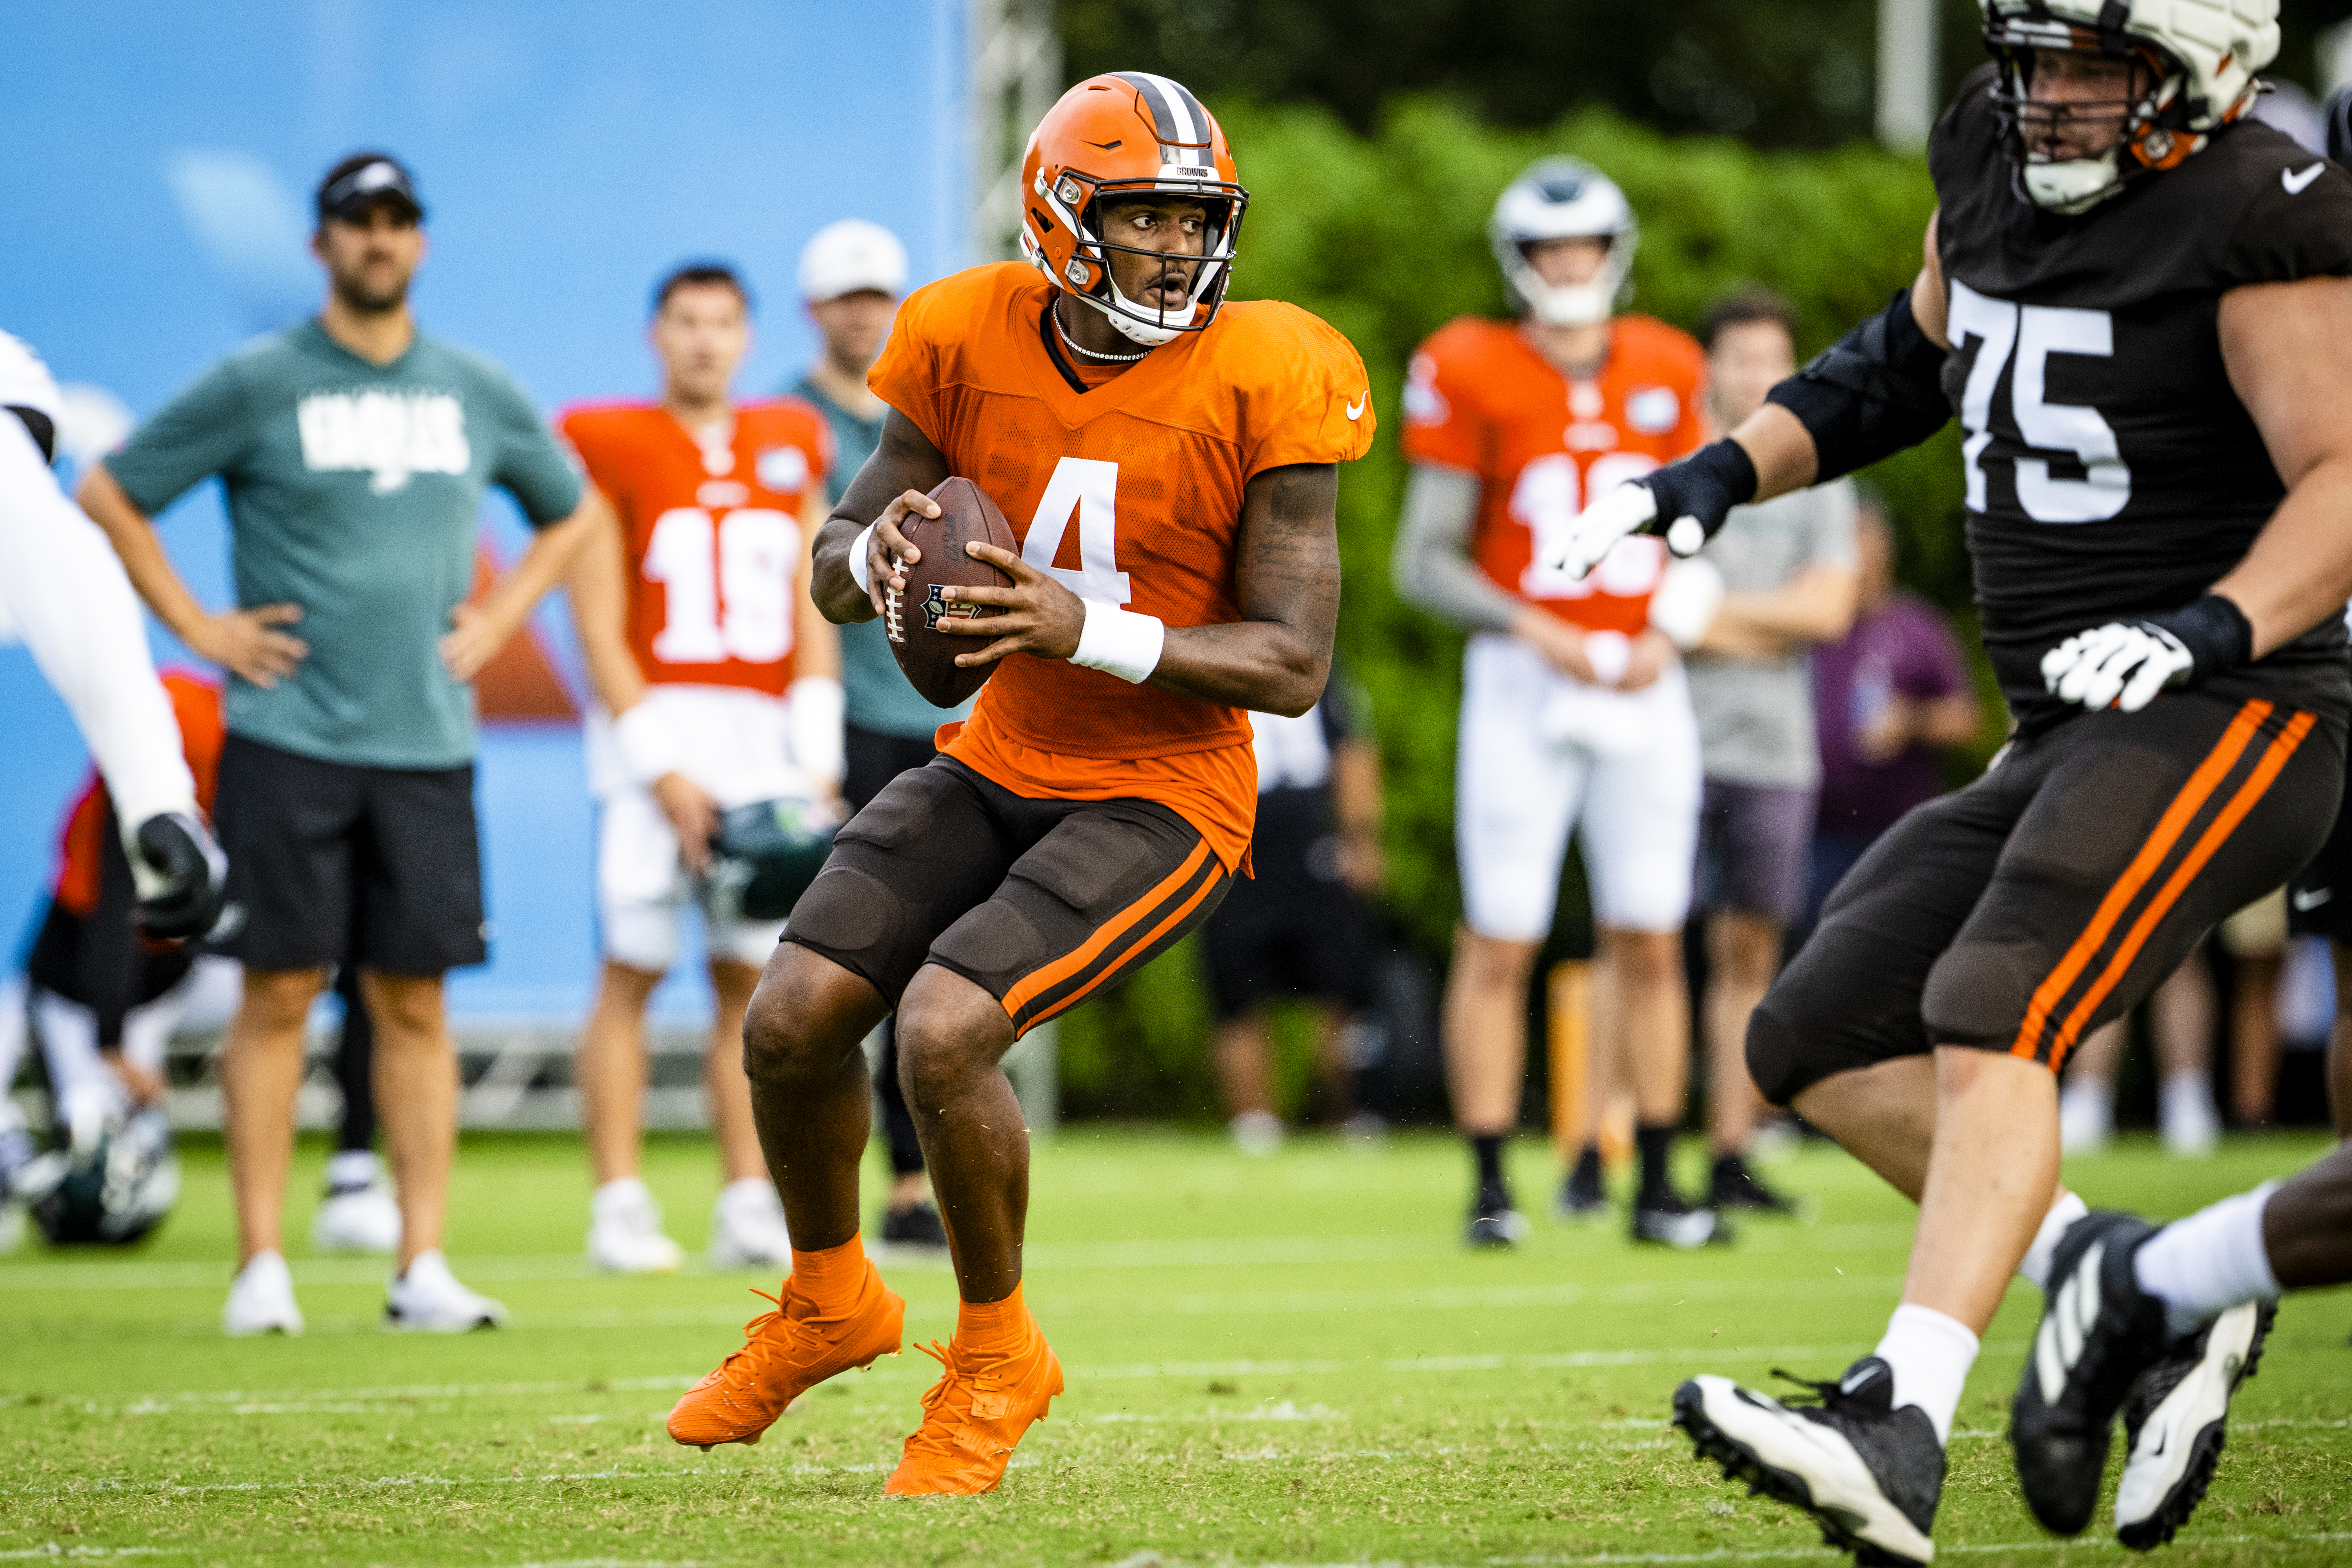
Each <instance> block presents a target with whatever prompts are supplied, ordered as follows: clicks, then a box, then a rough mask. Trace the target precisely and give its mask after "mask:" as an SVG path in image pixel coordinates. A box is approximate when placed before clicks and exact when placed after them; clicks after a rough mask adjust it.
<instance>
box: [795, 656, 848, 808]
mask: <svg viewBox="0 0 2352 1568" xmlns="http://www.w3.org/2000/svg"><path fill="white" fill-rule="evenodd" d="M784 695H785V696H786V698H787V699H788V703H787V706H786V707H785V709H784V727H785V729H786V730H787V731H788V732H789V734H790V738H791V741H792V748H793V766H794V767H796V768H799V769H800V770H801V771H802V772H803V773H805V774H807V775H808V776H809V777H810V779H814V780H815V781H816V782H818V783H821V784H825V785H835V784H838V783H840V782H841V775H842V771H843V767H844V753H843V747H842V741H841V713H842V695H841V683H840V682H839V681H836V680H835V679H834V678H833V677H832V676H831V675H803V676H802V677H801V678H800V679H799V680H796V681H794V682H793V684H792V686H791V688H790V689H789V690H787V691H786V692H785V694H784Z"/></svg>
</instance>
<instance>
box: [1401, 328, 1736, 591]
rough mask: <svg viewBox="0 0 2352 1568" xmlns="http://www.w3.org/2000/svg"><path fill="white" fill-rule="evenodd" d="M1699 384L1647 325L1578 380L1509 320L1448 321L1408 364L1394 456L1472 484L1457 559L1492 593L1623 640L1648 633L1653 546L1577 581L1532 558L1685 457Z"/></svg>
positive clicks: (1690, 357)
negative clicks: (1637, 482) (1598, 503)
mask: <svg viewBox="0 0 2352 1568" xmlns="http://www.w3.org/2000/svg"><path fill="white" fill-rule="evenodd" d="M1705 382H1706V354H1705V353H1704V352H1703V351H1702V350H1700V348H1699V346H1698V343H1697V342H1696V340H1694V339H1693V338H1691V336H1690V335H1689V334H1688V333H1685V332H1682V331H1678V330H1676V329H1674V328H1672V327H1669V326H1667V325H1666V324H1665V323H1664V322H1663V321H1658V320H1654V319H1651V318H1650V317H1647V316H1621V317H1619V318H1618V319H1616V321H1615V322H1614V323H1613V324H1612V328H1611V330H1610V339H1609V360H1608V363H1607V364H1606V365H1605V366H1604V367H1603V368H1602V370H1601V374H1600V375H1598V376H1597V377H1595V378H1593V379H1592V380H1591V381H1580V382H1571V381H1570V380H1569V379H1568V378H1567V377H1566V376H1563V375H1562V374H1560V372H1559V371H1558V370H1556V369H1554V368H1553V367H1552V365H1551V363H1550V361H1547V360H1546V359H1544V357H1543V356H1542V355H1540V354H1538V353H1537V352H1536V350H1535V348H1534V346H1533V345H1532V344H1530V343H1529V342H1528V340H1527V339H1526V338H1525V337H1523V336H1522V335H1521V334H1520V332H1519V329H1518V327H1517V324H1516V323H1514V322H1509V321H1489V320H1486V319H1481V318H1478V317H1474V316H1465V317H1461V318H1459V319H1455V320H1453V321H1450V322H1448V323H1447V324H1446V325H1444V327H1441V328H1440V329H1438V330H1437V331H1436V332H1434V333H1433V334H1432V335H1431V337H1430V339H1429V340H1428V341H1427V342H1425V343H1423V345H1422V346H1421V349H1420V351H1419V352H1417V353H1415V354H1414V355H1413V357H1412V368H1411V370H1410V371H1409V373H1408V378H1407V381H1406V383H1405V394H1404V398H1405V402H1404V418H1405V423H1404V451H1405V456H1406V457H1407V458H1408V459H1409V460H1410V461H1412V462H1415V463H1433V464H1438V465H1443V466H1444V467H1447V468H1459V469H1462V470H1464V471H1465V472H1466V473H1471V474H1475V475H1476V476H1478V481H1479V497H1478V519H1477V524H1476V528H1475V532H1474V533H1473V535H1472V537H1471V543H1470V550H1471V556H1472V559H1475V560H1476V561H1477V563H1478V567H1479V570H1482V571H1484V572H1485V573H1486V575H1487V576H1488V577H1490V578H1492V579H1493V580H1495V582H1496V584H1497V585H1498V586H1500V587H1501V588H1502V589H1503V590H1504V591H1506V592H1508V593H1512V594H1516V595H1517V596H1518V597H1519V598H1521V599H1523V600H1525V601H1528V603H1530V604H1536V605H1539V606H1541V607H1542V608H1543V609H1545V610H1548V611H1549V612H1551V613H1553V614H1555V615H1557V616H1559V617H1560V619H1562V620H1564V621H1570V622H1575V623H1576V624H1577V625H1579V626H1582V627H1585V628H1587V629H1588V630H1591V631H1595V632H1624V633H1625V634H1626V635H1628V636H1631V635H1632V634H1633V633H1634V632H1639V631H1641V630H1642V629H1643V627H1644V626H1646V625H1648V624H1649V613H1650V591H1651V590H1652V589H1653V588H1654V587H1656V586H1657V581H1658V576H1659V574H1660V573H1661V572H1662V571H1664V570H1665V564H1666V551H1665V546H1664V544H1663V543H1661V542H1660V541H1659V540H1658V539H1656V538H1652V537H1650V536H1648V535H1640V536H1636V537H1633V538H1626V539H1622V540H1620V541H1619V542H1618V544H1617V547H1616V548H1615V549H1612V550H1611V551H1610V552H1609V554H1608V555H1607V556H1606V557H1605V558H1604V559H1602V560H1601V564H1600V565H1599V566H1598V567H1596V568H1595V569H1593V571H1592V573H1591V575H1590V576H1589V577H1586V578H1585V579H1583V580H1581V581H1580V580H1576V579H1574V578H1571V577H1570V576H1568V575H1567V574H1566V573H1565V572H1559V571H1554V570H1550V569H1549V568H1548V567H1546V566H1545V565H1544V564H1543V560H1544V556H1545V553H1546V551H1545V549H1544V548H1543V547H1544V545H1545V544H1546V543H1547V541H1549V539H1550V538H1553V537H1555V535H1556V533H1557V532H1558V530H1559V529H1561V528H1566V527H1567V526H1568V524H1569V523H1570V522H1571V521H1572V520H1573V519H1574V518H1575V517H1576V515H1577V514H1578V513H1579V512H1580V511H1582V510H1583V509H1584V508H1585V507H1587V506H1590V505H1591V503H1592V502H1593V501H1594V500H1595V499H1597V498H1598V497H1601V495H1603V494H1605V493H1606V492H1608V491H1610V490H1612V489H1615V488H1616V487H1617V486H1620V485H1622V484H1623V483H1624V482H1625V481H1626V480H1628V479H1635V478H1639V477H1640V476H1643V475H1644V474H1646V473H1648V472H1649V471H1650V470H1651V469H1653V468H1655V467H1657V466H1658V465H1660V464H1662V463H1668V462H1671V461H1673V460H1674V459H1675V458H1677V457H1680V456H1682V455H1684V454H1685V453H1687V452H1691V451H1693V450H1695V449H1696V447H1697V446H1698V444H1699V442H1700V440H1701V438H1702V435H1703V430H1702V426H1701V423H1700V412H1699V395H1700V391H1701V389H1702V387H1703V386H1704V384H1705Z"/></svg>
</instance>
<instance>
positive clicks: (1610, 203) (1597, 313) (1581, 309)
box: [1486, 158, 1641, 327]
mask: <svg viewBox="0 0 2352 1568" xmlns="http://www.w3.org/2000/svg"><path fill="white" fill-rule="evenodd" d="M1561 239H1583V240H1596V241H1599V242H1600V243H1601V244H1602V245H1605V246H1608V254H1607V255H1605V256H1602V257H1601V266H1600V268H1599V269H1598V270H1597V271H1596V272H1595V273H1594V274H1593V275H1592V277H1589V278H1587V279H1586V280H1585V281H1584V282H1582V283H1569V284H1557V285H1555V284H1550V283H1547V282H1545V281H1544V277H1543V274H1542V273H1540V272H1538V271H1537V270H1536V267H1535V263H1534V262H1532V261H1530V260H1529V259H1528V253H1529V251H1530V250H1531V249H1532V248H1533V247H1534V246H1538V245H1541V244H1543V243H1545V242H1546V241H1549V240H1561ZM1486 241H1487V244H1488V245H1489V246H1492V247H1493V250H1494V253H1495V264H1496V266H1497V267H1501V268H1502V270H1503V280H1504V281H1505V282H1506V283H1507V284H1509V285H1510V287H1511V292H1512V293H1514V294H1516V295H1517V296H1518V298H1520V300H1521V301H1522V302H1524V303H1525V304H1526V306H1527V308H1528V314H1529V315H1530V316H1532V317H1533V318H1534V319H1536V320H1537V321H1538V323H1539V324H1541V325H1543V326H1546V327H1591V326H1596V325H1598V324H1599V323H1601V322H1603V321H1606V320H1608V319H1610V318H1611V317H1612V316H1613V315H1615V314H1616V312H1617V309H1618V308H1619V307H1620V306H1621V305H1622V304H1623V303H1624V300H1625V295H1626V280H1627V278H1628V277H1630V276H1631V275H1632V273H1633V252H1634V250H1635V249H1636V248H1637V247H1638V246H1639V245H1640V243H1641V231H1640V228H1639V226H1638V225H1636V224H1635V223H1634V221H1633V208H1632V207H1631V206H1630V205H1628V204H1627V203H1626V201H1625V193H1623V192H1622V191H1620V190H1619V189H1618V188H1617V185H1616V183H1615V182H1613V181H1612V180H1611V179H1610V178H1609V176H1607V175H1606V174H1603V173H1602V172H1601V171H1600V170H1598V169H1595V168H1594V167H1592V165H1591V164H1590V163H1587V162H1583V161H1581V160H1580V159H1575V158H1547V159H1544V160H1543V161H1542V162H1538V163H1537V164H1535V165H1534V166H1533V167H1532V168H1529V169H1528V170H1526V171H1525V172H1522V173H1521V174H1520V175H1519V177H1518V178H1517V179H1516V180H1513V181H1512V182H1511V183H1509V184H1508V185H1507V186H1505V187H1504V188H1503V193H1502V194H1501V195H1499V196H1497V197H1496V200H1495V211H1494V215H1493V216H1492V217H1490V218H1489V219H1488V220H1487V223H1486Z"/></svg>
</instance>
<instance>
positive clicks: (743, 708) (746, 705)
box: [587, 685, 809, 974]
mask: <svg viewBox="0 0 2352 1568" xmlns="http://www.w3.org/2000/svg"><path fill="white" fill-rule="evenodd" d="M645 700H646V702H648V703H655V704H658V705H660V708H661V712H662V716H663V718H664V720H665V723H666V726H667V728H668V729H669V731H670V733H671V734H673V735H675V736H677V737H678V743H679V748H680V750H681V752H682V753H683V754H684V755H685V757H686V758H688V761H687V765H686V767H685V768H683V769H681V771H683V772H684V773H685V774H686V776H687V777H688V778H689V779H693V780H694V781H695V782H696V783H697V784H699V785H701V786H702V787H703V788H704V789H707V790H709V792H710V794H711V796H712V798H713V799H715V800H717V801H718V802H719V806H720V808H721V809H722V810H723V809H726V808H729V807H733V806H747V805H750V804H751V803H752V802H754V801H757V800H776V799H778V798H780V797H783V796H791V795H806V794H807V793H808V792H809V786H808V783H807V780H806V778H805V776H804V775H803V773H802V771H801V769H800V768H798V767H796V766H795V765H794V763H793V756H792V742H791V736H790V730H789V727H788V725H787V723H786V720H787V717H788V716H789V714H790V711H791V708H790V704H789V703H788V702H787V701H786V699H784V698H782V697H772V696H769V695H765V694H764V693H761V692H754V691H748V690H745V689H743V688H740V687H735V686H681V685H659V686H655V687H653V688H652V689H651V690H649V691H648V692H647V693H646V699H645ZM587 729H588V733H587V745H588V781H589V788H590V789H592V790H593V791H594V792H595V794H596V797H597V799H598V800H599V801H600V802H601V804H602V807H603V811H602V815H601V819H600V821H598V823H597V829H596V915H597V922H598V924H599V925H600V926H601V927H602V935H603V941H604V956H605V957H607V958H609V959H611V960H612V961H613V962H614V963H616V964H625V965H626V966H628V967H630V968H632V969H638V970H642V971H644V972H645V973H646V974H661V973H663V972H665V971H667V969H668V968H669V967H670V965H671V964H673V963H675V962H676V961H677V937H678V933H677V922H678V915H679V913H680V911H681V910H683V909H684V908H685V906H686V905H687V904H689V903H699V904H702V907H703V929H704V934H705V936H706V937H707V938H708V942H709V949H710V956H712V957H713V958H716V959H723V960H726V961H728V962H730V963H736V964H748V965H750V966H751V967H753V968H755V969H756V968H758V967H760V966H761V965H763V964H765V963H766V962H767V961H768V955H769V954H770V953H772V952H773V951H774V950H775V946H776V939H777V938H778V937H779V936H782V934H783V929H784V923H783V922H782V921H781V920H773V921H766V920H762V921H747V920H717V919H713V918H711V917H710V913H709V904H708V903H707V901H705V900H703V898H702V896H701V895H702V894H703V892H704V890H703V888H702V887H700V886H699V885H698V883H697V881H696V879H695V877H694V876H693V875H692V874H691V873H688V870H687V869H686V862H685V861H684V859H683V858H682V857H681V856H680V855H679V853H678V846H677V832H676V831H674V830H673V829H672V828H671V827H670V825H669V819H668V818H667V816H665V815H663V813H662V809H661V807H660V806H659V805H658V804H656V802H655V800H654V798H653V796H652V794H651V793H649V792H648V791H647V790H646V789H645V788H644V787H643V786H641V785H637V784H635V783H632V782H630V781H629V779H628V777H627V775H626V773H625V770H624V768H622V766H621V761H620V758H619V755H618V750H617V748H616V747H614V743H613V737H612V723H611V721H610V720H609V719H607V718H605V717H604V715H603V714H602V713H601V712H599V713H592V714H591V715H589V718H588V727H587Z"/></svg>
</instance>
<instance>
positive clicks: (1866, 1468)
mask: <svg viewBox="0 0 2352 1568" xmlns="http://www.w3.org/2000/svg"><path fill="white" fill-rule="evenodd" d="M1779 1375H1780V1376H1782V1377H1787V1376H1788V1374H1786V1373H1780V1374H1779ZM1789 1380H1790V1382H1792V1383H1804V1381H1805V1380H1803V1379H1801V1378H1790V1379H1789ZM1805 1386H1807V1387H1810V1388H1812V1389H1814V1390H1815V1391H1816V1392H1818V1393H1819V1394H1820V1395H1821V1396H1822V1402H1821V1403H1820V1404H1819V1405H1797V1406H1787V1405H1782V1404H1781V1403H1780V1402H1779V1401H1778V1400H1776V1399H1773V1398H1770V1397H1769V1396H1765V1395H1762V1394H1757V1393H1754V1392H1752V1391H1750V1390H1748V1389H1746V1388H1742V1387H1740V1386H1739V1385H1738V1384H1736V1383H1734V1382H1732V1381H1731V1380H1730V1379H1729V1378H1727V1377H1694V1378H1692V1379H1690V1380H1689V1381H1688V1382H1686V1383H1685V1384H1684V1385H1682V1386H1681V1387H1680V1388H1677V1389H1675V1426H1677V1427H1681V1428H1682V1429H1683V1430H1684V1431H1685V1432H1687V1433H1689V1434H1690V1438H1691V1443H1692V1446H1693V1448H1695V1450H1696V1454H1697V1457H1698V1458H1702V1459H1713V1460H1714V1461H1715V1462H1716V1463H1717V1464H1719V1465H1721V1466H1722V1467H1723V1473H1724V1474H1725V1475H1726V1476H1728V1477H1730V1478H1731V1479H1734V1480H1743V1481H1746V1482H1747V1483H1748V1496H1750V1497H1754V1496H1755V1495H1757V1494H1758V1493H1759V1492H1761V1493H1763V1494H1765V1495H1766V1496H1769V1497H1771V1498H1773V1499H1775V1500H1778V1501H1780V1502H1785V1503H1787V1504H1789V1505H1790V1507H1792V1508H1801V1509H1803V1510H1804V1511H1806V1512H1807V1513H1810V1514H1811V1515H1812V1516H1813V1520H1814V1522H1816V1523H1818V1524H1819V1525H1820V1526H1821V1527H1822V1540H1823V1541H1826V1542H1829V1544H1830V1545H1832V1546H1834V1547H1836V1548H1838V1549H1839V1550H1841V1551H1844V1552H1853V1560H1854V1561H1855V1562H1856V1563H1862V1564H1864V1565H1865V1568H1919V1565H1921V1564H1924V1563H1931V1562H1933V1561H1934V1560H1935V1556H1936V1543H1935V1542H1933V1541H1931V1540H1929V1539H1928V1532H1929V1531H1932V1530H1934V1529H1935V1527H1936V1503H1937V1500H1938V1499H1939V1498H1941V1497H1942V1496H1943V1491H1944V1448H1943V1445H1942V1444H1940V1443H1938V1442H1937V1441H1936V1425H1935V1423H1934V1422H1933V1421H1930V1420H1929V1419H1928V1418H1927V1412H1926V1411H1925V1410H1922V1409H1920V1408H1919V1407H1918V1406H1916V1405H1906V1406H1903V1407H1901V1408H1900V1409H1896V1408H1895V1407H1894V1397H1895V1373H1894V1369H1893V1368H1891V1367H1889V1366H1888V1365H1887V1364H1886V1363H1885V1362H1883V1361H1881V1360H1880V1359H1879V1358H1878V1357H1876V1356H1874V1355H1867V1356H1864V1357H1863V1358H1862V1359H1861V1360H1860V1361H1857V1362H1855V1363H1854V1364H1853V1365H1852V1366H1850V1367H1848V1368H1846V1374H1845V1376H1844V1377H1843V1379H1841V1380H1840V1381H1838V1382H1836V1383H1805Z"/></svg>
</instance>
